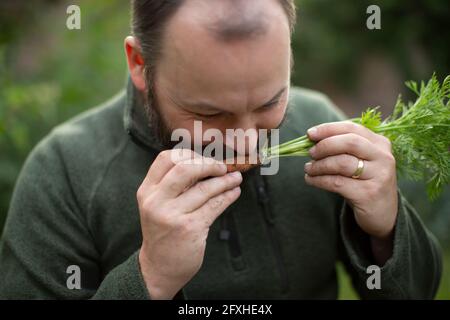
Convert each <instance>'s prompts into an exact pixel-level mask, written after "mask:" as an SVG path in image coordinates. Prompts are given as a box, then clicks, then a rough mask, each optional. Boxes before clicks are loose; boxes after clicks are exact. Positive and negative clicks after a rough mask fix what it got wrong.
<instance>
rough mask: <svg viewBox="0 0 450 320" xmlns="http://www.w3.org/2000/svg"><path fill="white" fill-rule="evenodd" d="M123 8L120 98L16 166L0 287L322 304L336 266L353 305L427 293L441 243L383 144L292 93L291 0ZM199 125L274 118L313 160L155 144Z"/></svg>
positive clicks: (300, 92) (304, 94) (7, 292)
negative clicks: (249, 166) (402, 190)
mask: <svg viewBox="0 0 450 320" xmlns="http://www.w3.org/2000/svg"><path fill="white" fill-rule="evenodd" d="M132 5H133V33H134V36H133V37H128V38H127V39H126V40H125V48H126V54H127V61H128V66H129V73H130V79H131V80H130V82H129V84H128V88H127V91H126V94H122V95H119V96H118V97H116V98H115V99H113V100H112V101H110V102H109V103H107V104H105V105H103V106H101V107H99V108H95V109H93V110H91V111H89V112H87V113H85V114H83V115H81V116H79V117H78V118H76V119H74V120H72V121H69V122H68V123H66V124H63V125H61V126H59V127H58V128H56V129H55V130H53V131H52V133H51V134H50V135H49V136H48V137H46V138H45V139H44V140H43V141H42V142H41V143H40V144H39V145H38V146H37V147H36V148H35V150H34V151H33V152H32V154H31V155H30V157H29V159H28V160H27V162H26V164H25V166H24V168H23V171H22V173H21V176H20V178H19V180H18V182H17V186H16V189H15V192H14V196H13V199H12V202H11V207H10V212H9V215H8V220H7V223H6V226H5V230H4V233H3V239H2V244H1V248H0V250H1V251H0V274H1V275H2V281H1V282H0V295H1V297H6V298H80V299H86V298H94V299H103V298H106V299H149V298H150V299H172V298H186V299H206V298H219V299H221V298H236V299H239V298H291V299H292V298H311V299H335V298H336V297H337V281H336V272H335V264H336V262H337V261H338V260H340V261H342V262H343V263H344V264H345V266H346V267H347V270H348V272H349V273H350V275H351V276H352V279H353V283H354V285H355V288H356V289H357V291H358V292H359V294H360V295H361V296H362V297H363V298H389V299H391V298H432V297H433V296H434V294H435V293H436V290H437V287H438V284H439V279H440V273H441V258H440V253H439V249H438V246H437V244H436V242H435V240H434V238H433V237H432V236H431V234H430V233H429V232H428V231H427V230H426V229H425V227H424V226H423V224H422V223H421V221H420V220H419V218H418V216H417V214H416V213H415V212H414V210H413V209H412V208H411V207H410V206H409V205H408V204H407V203H406V201H405V200H404V199H403V198H402V197H401V195H400V194H399V193H398V191H397V182H396V174H395V159H394V157H393V156H392V153H391V148H390V144H389V141H388V140H387V139H385V138H384V137H382V136H380V135H377V134H374V133H373V132H371V131H369V130H367V129H365V128H363V127H361V126H358V125H354V124H351V123H347V122H340V123H337V122H336V121H339V120H342V116H341V114H340V112H339V111H338V110H337V109H335V108H334V107H333V106H332V105H331V103H330V102H329V101H328V100H327V99H326V98H325V97H324V96H323V95H321V94H318V93H315V92H312V91H308V90H305V89H298V88H290V86H289V79H290V70H291V63H292V62H291V48H290V35H291V31H292V27H293V25H294V21H295V11H294V6H293V1H291V0H245V1H244V0H241V1H233V0H226V1H218V0H190V1H186V0H184V1H183V0H178V1H164V0H147V1H145V0H135V1H133V2H132ZM196 120H200V121H202V125H203V130H207V129H209V128H215V129H218V130H219V131H220V132H225V131H226V129H244V130H247V129H274V128H278V127H280V140H281V141H285V140H288V139H292V138H294V137H297V136H300V135H302V134H303V133H304V132H305V131H306V130H307V129H308V128H310V130H309V131H308V134H309V137H310V139H311V140H314V141H316V142H317V144H316V146H315V147H314V148H313V149H312V150H311V157H312V159H313V161H311V162H308V163H307V164H305V162H304V161H303V160H302V159H283V160H280V168H279V172H278V173H277V174H276V175H271V176H261V175H260V174H259V171H258V169H254V170H251V171H250V172H248V173H245V174H243V175H241V174H240V173H226V167H225V165H224V164H223V163H222V162H220V161H217V160H213V159H210V158H209V159H207V158H204V157H202V156H201V155H199V154H194V153H193V152H192V151H189V150H184V151H183V152H179V151H177V152H175V151H173V150H171V149H170V146H172V143H173V142H172V141H170V140H171V139H170V136H171V132H172V131H173V130H175V129H178V128H184V129H187V130H189V131H190V132H192V131H193V127H194V121H196ZM283 120H285V121H283ZM333 121H334V122H333ZM326 122H333V123H330V124H324V125H319V126H317V125H318V124H320V123H326ZM202 144H203V145H204V144H205V141H202ZM257 144H258V141H256V140H255V139H253V140H252V139H249V141H248V148H246V149H245V150H244V153H248V152H249V150H251V149H254V148H255V146H256V145H257ZM225 147H229V148H230V147H232V146H229V145H227V146H225ZM236 151H239V150H236ZM238 153H242V152H241V151H239V152H238ZM305 172H306V175H305ZM372 265H376V266H378V267H379V268H380V270H379V271H380V272H379V276H380V285H377V286H376V287H375V288H374V287H373V286H370V285H367V284H368V282H370V281H368V278H369V276H370V273H369V274H368V273H367V270H368V267H369V266H372ZM369 270H372V269H370V268H369ZM77 281H79V282H77Z"/></svg>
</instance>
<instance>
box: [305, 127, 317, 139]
mask: <svg viewBox="0 0 450 320" xmlns="http://www.w3.org/2000/svg"><path fill="white" fill-rule="evenodd" d="M307 132H308V136H310V137H311V138H314V136H315V135H316V134H317V129H316V127H312V128H309V129H308V131H307Z"/></svg>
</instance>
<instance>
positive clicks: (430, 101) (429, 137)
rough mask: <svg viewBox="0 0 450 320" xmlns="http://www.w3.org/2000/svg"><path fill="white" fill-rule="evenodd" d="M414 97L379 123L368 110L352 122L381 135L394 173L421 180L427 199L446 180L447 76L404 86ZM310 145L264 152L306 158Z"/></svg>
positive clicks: (449, 155)
mask: <svg viewBox="0 0 450 320" xmlns="http://www.w3.org/2000/svg"><path fill="white" fill-rule="evenodd" d="M406 85H407V86H408V88H410V89H411V90H412V91H413V92H415V93H416V94H417V96H418V97H417V99H416V101H415V102H414V103H412V102H410V103H408V104H406V103H404V102H403V101H402V98H401V96H400V97H399V98H398V100H397V103H396V105H395V107H394V111H393V113H392V115H391V116H390V117H388V118H387V119H386V120H384V121H382V118H381V113H380V112H379V111H378V110H377V108H369V109H368V110H367V111H365V112H363V114H362V115H361V118H357V119H353V120H352V121H354V122H356V123H359V124H361V125H363V126H365V127H367V128H369V129H370V130H372V131H374V132H376V133H378V134H382V135H384V136H385V137H387V138H388V139H389V140H390V141H391V143H392V150H393V154H394V156H395V159H396V163H397V171H398V172H399V173H400V174H402V175H406V176H407V177H409V178H410V179H413V180H424V181H425V182H426V183H427V193H428V196H429V198H430V199H435V198H436V197H437V196H438V195H439V194H440V193H441V192H442V189H443V187H444V186H445V185H446V184H448V183H449V181H450V150H449V147H450V102H449V99H450V76H447V77H446V78H445V80H444V81H443V83H442V85H441V84H440V83H439V81H438V80H437V78H436V76H435V75H433V76H432V78H431V79H430V80H429V81H428V83H426V84H425V83H423V82H422V83H421V84H420V87H419V85H418V84H417V83H415V82H412V81H410V82H407V84H406ZM313 145H314V143H313V142H312V141H310V140H309V139H308V137H307V136H302V137H299V138H297V139H294V140H291V141H288V142H285V143H283V144H280V145H278V146H272V147H270V148H268V149H267V150H265V152H264V153H265V155H266V157H267V158H268V159H270V158H274V157H287V156H307V155H308V150H309V149H310V148H311V147H312V146H313Z"/></svg>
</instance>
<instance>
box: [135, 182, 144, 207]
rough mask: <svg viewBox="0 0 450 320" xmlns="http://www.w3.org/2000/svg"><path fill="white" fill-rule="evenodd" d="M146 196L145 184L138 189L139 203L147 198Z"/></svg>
mask: <svg viewBox="0 0 450 320" xmlns="http://www.w3.org/2000/svg"><path fill="white" fill-rule="evenodd" d="M144 197H145V189H144V186H143V185H141V186H140V187H139V188H138V189H137V191H136V200H137V201H138V203H139V202H141V201H143V200H144V199H145V198H144Z"/></svg>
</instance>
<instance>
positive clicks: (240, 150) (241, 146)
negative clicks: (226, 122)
mask: <svg viewBox="0 0 450 320" xmlns="http://www.w3.org/2000/svg"><path fill="white" fill-rule="evenodd" d="M225 146H226V147H227V148H229V149H231V150H233V151H234V152H235V153H236V154H237V155H249V154H252V153H255V152H257V148H258V130H257V127H256V126H255V125H246V126H240V127H236V128H234V129H232V130H228V132H227V133H226V137H225Z"/></svg>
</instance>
